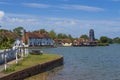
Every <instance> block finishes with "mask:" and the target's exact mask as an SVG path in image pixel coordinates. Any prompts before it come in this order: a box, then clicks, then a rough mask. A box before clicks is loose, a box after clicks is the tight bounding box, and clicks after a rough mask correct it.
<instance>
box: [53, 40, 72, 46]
mask: <svg viewBox="0 0 120 80" xmlns="http://www.w3.org/2000/svg"><path fill="white" fill-rule="evenodd" d="M54 41H55V45H56V46H72V41H71V40H70V39H55V40H54Z"/></svg>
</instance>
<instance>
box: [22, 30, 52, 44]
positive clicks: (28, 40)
mask: <svg viewBox="0 0 120 80" xmlns="http://www.w3.org/2000/svg"><path fill="white" fill-rule="evenodd" d="M22 39H23V43H24V44H27V45H28V46H53V45H54V44H53V43H54V41H53V39H52V38H51V37H49V35H48V34H47V33H43V34H41V33H40V32H24V35H23V36H22Z"/></svg>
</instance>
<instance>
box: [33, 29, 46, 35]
mask: <svg viewBox="0 0 120 80" xmlns="http://www.w3.org/2000/svg"><path fill="white" fill-rule="evenodd" d="M34 32H40V33H41V34H43V33H48V32H47V31H46V30H45V29H40V30H36V31H34Z"/></svg>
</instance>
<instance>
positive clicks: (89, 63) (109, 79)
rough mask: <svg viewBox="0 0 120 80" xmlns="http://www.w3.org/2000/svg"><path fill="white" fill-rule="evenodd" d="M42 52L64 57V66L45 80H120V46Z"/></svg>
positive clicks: (59, 49)
mask: <svg viewBox="0 0 120 80" xmlns="http://www.w3.org/2000/svg"><path fill="white" fill-rule="evenodd" d="M42 50H43V51H44V52H45V53H54V54H60V55H63V56H64V66H62V67H60V68H59V69H57V70H54V71H49V72H48V74H47V75H46V77H47V78H45V80H120V45H117V44H114V45H110V46H106V47H59V48H49V49H42ZM36 79H37V78H36ZM38 80H39V79H38ZM43 80H44V79H43Z"/></svg>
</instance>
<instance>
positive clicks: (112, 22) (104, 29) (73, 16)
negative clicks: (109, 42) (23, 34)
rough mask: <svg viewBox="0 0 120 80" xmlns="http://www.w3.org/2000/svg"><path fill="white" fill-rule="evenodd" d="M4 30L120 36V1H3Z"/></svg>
mask: <svg viewBox="0 0 120 80" xmlns="http://www.w3.org/2000/svg"><path fill="white" fill-rule="evenodd" d="M0 26H1V27H0V28H1V29H8V30H13V29H14V28H16V27H18V26H22V27H24V28H25V29H26V30H27V31H33V30H37V29H46V30H47V31H50V30H54V31H55V32H56V33H65V34H71V35H72V36H73V37H80V35H83V34H87V35H89V30H90V29H94V32H95V37H96V38H100V37H101V36H107V37H110V38H115V37H120V0H0Z"/></svg>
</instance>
